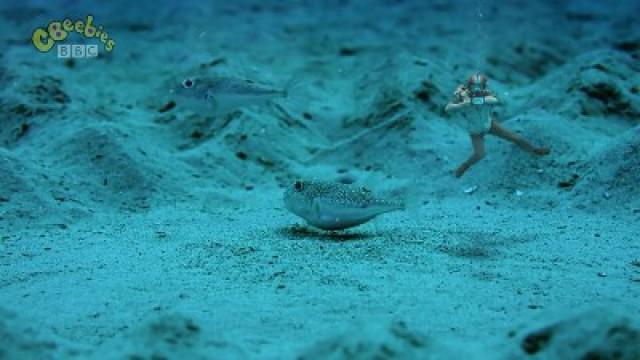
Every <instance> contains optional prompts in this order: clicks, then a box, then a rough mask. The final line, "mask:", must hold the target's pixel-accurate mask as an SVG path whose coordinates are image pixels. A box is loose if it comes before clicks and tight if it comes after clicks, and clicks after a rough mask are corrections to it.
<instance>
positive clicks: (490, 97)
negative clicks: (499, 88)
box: [484, 94, 500, 105]
mask: <svg viewBox="0 0 640 360" xmlns="http://www.w3.org/2000/svg"><path fill="white" fill-rule="evenodd" d="M484 103H485V104H489V105H497V104H499V103H500V100H498V98H497V97H496V96H495V95H493V94H489V95H487V96H485V97H484Z"/></svg>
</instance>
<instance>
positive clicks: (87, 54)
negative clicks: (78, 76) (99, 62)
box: [58, 45, 98, 59]
mask: <svg viewBox="0 0 640 360" xmlns="http://www.w3.org/2000/svg"><path fill="white" fill-rule="evenodd" d="M97 56H98V45H58V58H60V59H66V58H94V57H97Z"/></svg>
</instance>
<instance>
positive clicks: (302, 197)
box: [284, 180, 407, 230]
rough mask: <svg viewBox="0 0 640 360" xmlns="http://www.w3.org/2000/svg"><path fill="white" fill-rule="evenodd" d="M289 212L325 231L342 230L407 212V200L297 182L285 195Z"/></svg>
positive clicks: (323, 183) (347, 186)
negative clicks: (390, 214) (374, 219)
mask: <svg viewBox="0 0 640 360" xmlns="http://www.w3.org/2000/svg"><path fill="white" fill-rule="evenodd" d="M284 204H285V207H286V208H287V210H289V211H291V212H292V213H294V214H296V215H298V216H299V217H301V218H303V219H304V220H306V221H307V223H308V224H310V225H312V226H314V227H317V228H319V229H322V230H343V229H347V228H350V227H354V226H358V225H360V224H363V223H365V222H367V221H369V220H371V219H373V218H375V217H376V216H378V215H381V214H384V213H388V212H391V211H396V210H405V209H406V208H407V204H406V202H405V201H404V200H399V199H394V198H390V197H389V198H387V197H382V196H376V195H374V193H373V192H372V191H371V190H369V189H367V188H366V187H362V186H357V185H353V184H342V183H333V182H327V181H302V180H297V181H295V182H294V183H293V184H292V185H291V186H289V187H288V188H287V190H286V191H285V193H284Z"/></svg>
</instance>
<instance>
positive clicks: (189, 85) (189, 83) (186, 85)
mask: <svg viewBox="0 0 640 360" xmlns="http://www.w3.org/2000/svg"><path fill="white" fill-rule="evenodd" d="M195 83H196V81H195V80H194V79H192V78H186V79H184V80H182V87H183V88H185V89H190V88H192V87H193V85H195Z"/></svg>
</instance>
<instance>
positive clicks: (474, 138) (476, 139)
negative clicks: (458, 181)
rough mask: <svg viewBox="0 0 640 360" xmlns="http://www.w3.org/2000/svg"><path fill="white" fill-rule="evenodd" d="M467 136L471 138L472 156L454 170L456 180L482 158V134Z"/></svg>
mask: <svg viewBox="0 0 640 360" xmlns="http://www.w3.org/2000/svg"><path fill="white" fill-rule="evenodd" d="M469 136H470V137H471V145H473V154H471V156H469V158H468V159H467V161H465V162H463V163H462V165H460V166H459V167H458V168H457V169H456V171H455V176H456V177H457V178H459V177H461V176H462V175H463V174H464V173H465V171H467V170H468V169H469V168H470V167H471V166H473V165H474V164H475V163H477V162H478V161H480V160H482V158H483V157H484V134H469Z"/></svg>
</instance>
